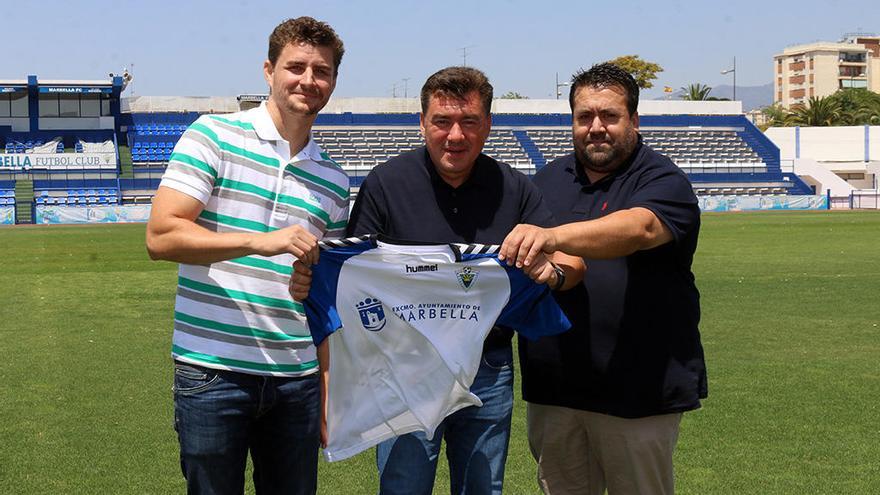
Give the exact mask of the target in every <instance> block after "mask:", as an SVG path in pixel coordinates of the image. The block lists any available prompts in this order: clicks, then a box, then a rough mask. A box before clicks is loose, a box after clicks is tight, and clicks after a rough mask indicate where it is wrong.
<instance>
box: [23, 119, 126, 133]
mask: <svg viewBox="0 0 880 495" xmlns="http://www.w3.org/2000/svg"><path fill="white" fill-rule="evenodd" d="M113 124H114V120H113V117H93V118H92V117H78V118H75V119H72V118H51V117H42V118H40V130H41V131H50V130H52V131H54V130H75V131H79V130H84V129H113Z"/></svg>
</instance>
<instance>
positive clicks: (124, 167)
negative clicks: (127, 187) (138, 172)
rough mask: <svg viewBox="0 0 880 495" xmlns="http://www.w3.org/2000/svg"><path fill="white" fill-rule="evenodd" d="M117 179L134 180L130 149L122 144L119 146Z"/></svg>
mask: <svg viewBox="0 0 880 495" xmlns="http://www.w3.org/2000/svg"><path fill="white" fill-rule="evenodd" d="M119 178H120V179H133V178H134V170H133V169H132V160H131V148H129V147H128V146H125V145H122V144H121V145H119Z"/></svg>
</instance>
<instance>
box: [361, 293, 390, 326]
mask: <svg viewBox="0 0 880 495" xmlns="http://www.w3.org/2000/svg"><path fill="white" fill-rule="evenodd" d="M357 310H358V315H360V317H361V324H362V325H363V326H364V328H365V329H367V330H369V331H371V332H378V331H379V330H382V328H383V327H385V308H383V307H382V301H380V300H378V299H374V298H372V297H368V298H366V299H364V300H363V301H361V302H359V303H357Z"/></svg>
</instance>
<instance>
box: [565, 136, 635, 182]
mask: <svg viewBox="0 0 880 495" xmlns="http://www.w3.org/2000/svg"><path fill="white" fill-rule="evenodd" d="M638 136H639V140H638V142H637V143H636V147H635V149H633V152H632V153H631V154H630V155H629V157H627V159H626V160H624V162H623V163H622V164H621V165H620V166H619V167H617V169H615V170H614V171H613V172H611V173H610V174H608V175H606V176H605V177H602V178H601V179H599V181H598V182H596V183H595V184H601V183H603V182H607V181H611V180H614V179H615V178H617V177H623V176H625V175H627V174H628V173H629V172H630V171H631V170H632V164H633V163H634V162H635V161H636V159H637V158H638V156H639V155H640V154H641V153H642V151H643V150H642V148H644V146H643V145H642V135H641V134H639V135H638ZM572 155H573V160H572V166H571V168H570V169H569V171H570V172H571V173H572V174H574V176H575V180H577V181H578V182H580V184H581V185H582V186H591V185H595V184H594V183H591V182H590V179H589V177H587V172H586V168H585V167H584V166H583V164H581V162H580V160H578V158H577V153H572Z"/></svg>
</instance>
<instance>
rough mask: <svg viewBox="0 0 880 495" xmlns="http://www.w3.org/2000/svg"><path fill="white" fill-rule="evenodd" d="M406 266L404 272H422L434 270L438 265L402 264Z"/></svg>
mask: <svg viewBox="0 0 880 495" xmlns="http://www.w3.org/2000/svg"><path fill="white" fill-rule="evenodd" d="M404 266H406V273H422V272H436V271H437V270H438V267H437V265H436V264H433V265H404Z"/></svg>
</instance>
